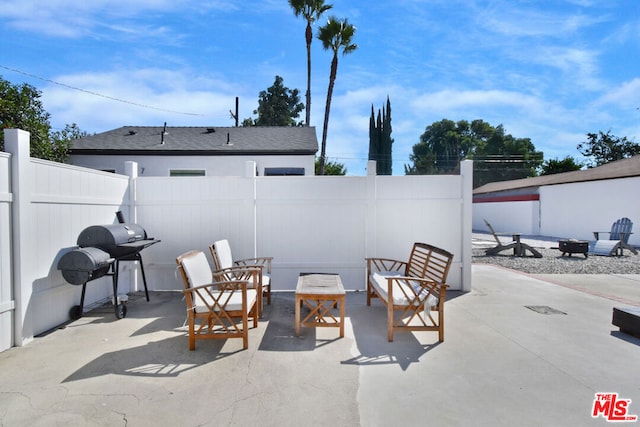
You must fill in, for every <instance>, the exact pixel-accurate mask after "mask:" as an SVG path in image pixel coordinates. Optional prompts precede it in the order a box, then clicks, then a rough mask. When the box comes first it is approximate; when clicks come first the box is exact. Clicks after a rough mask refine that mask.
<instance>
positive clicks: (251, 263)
mask: <svg viewBox="0 0 640 427" xmlns="http://www.w3.org/2000/svg"><path fill="white" fill-rule="evenodd" d="M209 250H210V251H211V257H212V258H213V263H214V265H215V269H216V272H215V273H214V274H216V275H218V276H216V277H219V279H223V280H234V279H243V278H244V276H243V274H242V272H241V270H240V271H239V270H238V269H239V268H240V269H242V268H259V269H260V272H259V274H258V280H259V283H253V282H249V285H248V286H249V287H254V288H257V287H261V288H262V295H263V297H265V298H266V299H267V305H271V261H272V260H273V257H259V258H246V259H241V260H234V259H233V256H232V255H231V246H230V245H229V241H228V240H226V239H224V240H218V241H216V242H214V243H213V245H211V246H209ZM259 304H260V308H259V311H260V315H262V300H260V303H259Z"/></svg>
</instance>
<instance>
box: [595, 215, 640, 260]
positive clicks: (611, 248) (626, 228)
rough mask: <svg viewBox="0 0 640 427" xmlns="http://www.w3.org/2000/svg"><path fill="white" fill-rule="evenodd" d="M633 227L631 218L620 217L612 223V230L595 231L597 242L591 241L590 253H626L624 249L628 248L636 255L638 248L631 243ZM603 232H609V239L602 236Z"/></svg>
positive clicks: (609, 254)
mask: <svg viewBox="0 0 640 427" xmlns="http://www.w3.org/2000/svg"><path fill="white" fill-rule="evenodd" d="M632 229H633V222H631V220H630V219H629V218H626V217H625V218H620V219H618V220H617V221H615V222H614V223H613V224H612V225H611V230H610V231H594V232H593V237H594V238H595V239H596V240H595V242H590V243H589V253H591V254H594V255H605V256H613V255H619V256H621V255H624V253H623V249H628V250H629V251H631V252H632V253H633V254H634V255H637V254H638V251H637V250H636V248H634V247H633V246H631V245H630V244H629V237H630V236H631V234H633V233H632V231H631V230H632ZM601 234H603V235H604V234H607V235H608V236H607V237H608V239H605V238H602V239H601V238H600V235H601Z"/></svg>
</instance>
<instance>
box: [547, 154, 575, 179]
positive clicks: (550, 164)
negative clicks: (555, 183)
mask: <svg viewBox="0 0 640 427" xmlns="http://www.w3.org/2000/svg"><path fill="white" fill-rule="evenodd" d="M580 169H582V165H581V164H579V163H576V160H575V159H574V158H573V157H570V156H567V157H565V158H564V159H562V160H558V159H557V158H556V159H550V160H547V161H545V162H544V163H543V164H542V166H540V175H553V174H556V173H562V172H571V171H577V170H580Z"/></svg>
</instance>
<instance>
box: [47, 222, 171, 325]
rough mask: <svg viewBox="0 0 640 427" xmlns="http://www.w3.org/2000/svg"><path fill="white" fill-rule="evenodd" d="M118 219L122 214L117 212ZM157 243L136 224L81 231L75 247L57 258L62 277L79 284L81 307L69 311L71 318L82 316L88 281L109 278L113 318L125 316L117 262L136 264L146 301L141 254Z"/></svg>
mask: <svg viewBox="0 0 640 427" xmlns="http://www.w3.org/2000/svg"><path fill="white" fill-rule="evenodd" d="M118 220H119V221H122V215H121V214H120V213H119V212H118ZM159 242H160V240H157V239H154V238H150V237H148V236H147V233H146V231H145V230H144V228H142V227H141V226H140V225H138V224H127V223H124V222H120V223H118V224H108V225H92V226H90V227H87V228H85V229H84V230H82V232H81V233H80V235H79V236H78V241H77V245H78V248H76V249H73V250H71V251H69V252H67V253H66V254H64V255H63V256H62V258H60V261H59V262H58V270H61V271H62V277H64V279H65V280H66V281H67V282H69V283H71V284H72V285H82V296H81V298H80V305H79V306H75V307H73V308H72V309H71V312H70V315H71V318H72V319H77V318H80V317H81V316H82V310H83V306H84V295H85V290H86V286H87V282H89V281H91V280H95V279H98V278H100V277H103V276H106V275H111V276H112V279H113V301H114V305H115V311H116V317H117V318H119V319H121V318H123V317H125V316H126V315H127V307H126V305H125V304H124V302H120V301H119V298H118V271H119V270H120V268H119V267H120V261H139V262H140V271H141V272H142V281H143V283H144V292H145V296H146V297H147V301H149V291H148V289H147V278H146V277H145V274H144V265H143V263H142V256H141V255H140V251H142V250H143V249H144V248H147V247H149V246H151V245H153V244H155V243H159Z"/></svg>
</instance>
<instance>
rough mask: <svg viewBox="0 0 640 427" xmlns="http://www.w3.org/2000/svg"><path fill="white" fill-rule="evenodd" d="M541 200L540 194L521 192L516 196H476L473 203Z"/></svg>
mask: <svg viewBox="0 0 640 427" xmlns="http://www.w3.org/2000/svg"><path fill="white" fill-rule="evenodd" d="M534 200H540V195H539V194H520V195H514V196H493V197H474V198H473V203H494V202H531V201H534Z"/></svg>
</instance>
